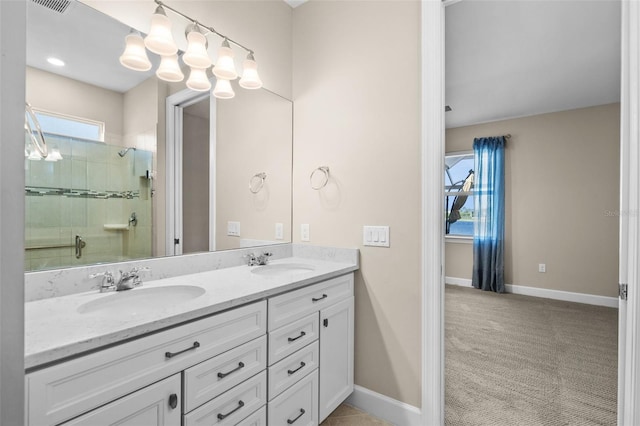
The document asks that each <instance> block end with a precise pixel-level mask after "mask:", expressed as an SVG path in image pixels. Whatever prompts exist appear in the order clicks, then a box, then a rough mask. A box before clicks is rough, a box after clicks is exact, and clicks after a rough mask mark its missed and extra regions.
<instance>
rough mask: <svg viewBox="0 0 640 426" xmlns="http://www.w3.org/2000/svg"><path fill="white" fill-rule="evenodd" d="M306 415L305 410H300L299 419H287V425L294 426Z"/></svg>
mask: <svg viewBox="0 0 640 426" xmlns="http://www.w3.org/2000/svg"><path fill="white" fill-rule="evenodd" d="M304 413H306V411H304V409H303V408H301V409H300V414H298V417H296V418H295V419H293V420H291V419H287V424H289V425H292V424H294V423H295V422H296V420H298V419H299V418H300V417H302V416H303V415H304Z"/></svg>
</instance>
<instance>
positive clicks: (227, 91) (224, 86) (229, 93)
mask: <svg viewBox="0 0 640 426" xmlns="http://www.w3.org/2000/svg"><path fill="white" fill-rule="evenodd" d="M235 95H236V94H235V92H234V91H233V87H231V82H230V81H229V80H225V79H224V78H218V79H217V81H216V87H214V88H213V96H215V97H216V98H218V99H231V98H233V97H234V96H235Z"/></svg>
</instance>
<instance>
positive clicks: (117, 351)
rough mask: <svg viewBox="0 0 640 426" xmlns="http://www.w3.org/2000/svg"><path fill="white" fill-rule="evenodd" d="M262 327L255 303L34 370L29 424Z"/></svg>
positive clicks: (260, 308) (166, 371)
mask: <svg viewBox="0 0 640 426" xmlns="http://www.w3.org/2000/svg"><path fill="white" fill-rule="evenodd" d="M265 332H266V303H265V302H258V303H253V304H251V305H247V306H243V307H239V308H236V309H233V310H230V311H226V312H223V313H220V314H217V315H213V316H210V317H207V318H203V319H201V320H198V321H194V322H191V323H187V324H184V325H182V326H178V327H174V328H171V329H168V330H165V331H162V332H159V333H154V334H151V335H149V336H146V337H142V338H139V339H136V340H133V341H130V342H127V343H123V344H121V345H117V346H114V347H111V348H107V349H104V350H101V351H99V352H95V353H92V354H89V355H86V356H83V357H80V358H76V359H73V360H71V361H67V362H63V363H60V364H57V365H54V366H51V367H48V368H45V369H42V370H39V371H35V372H33V373H30V374H28V375H27V376H26V392H27V401H28V403H27V407H26V416H27V424H29V425H32V426H35V425H37V426H43V425H55V424H58V423H61V422H63V421H65V420H69V419H70V418H72V417H75V416H77V415H79V414H82V413H85V412H87V411H89V410H92V409H94V408H96V407H99V406H101V405H104V404H105V403H107V402H109V401H113V400H115V399H117V398H119V397H121V396H124V395H127V394H129V393H131V392H133V391H135V390H137V389H140V388H142V387H144V386H147V385H149V384H151V383H154V382H156V381H158V380H160V379H162V378H164V377H167V376H169V375H171V374H173V373H176V372H178V371H181V370H184V369H185V368H187V367H190V366H192V365H194V364H196V363H199V362H202V361H204V360H207V359H209V358H211V357H213V356H216V355H218V354H220V353H222V352H225V351H228V350H229V349H232V348H235V347H236V346H239V345H241V344H243V343H245V342H248V341H250V340H253V339H255V338H257V337H260V336H262V335H264V334H265Z"/></svg>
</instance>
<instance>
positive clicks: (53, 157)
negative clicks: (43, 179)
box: [44, 149, 63, 161]
mask: <svg viewBox="0 0 640 426" xmlns="http://www.w3.org/2000/svg"><path fill="white" fill-rule="evenodd" d="M62 159H63V158H62V154H60V150H59V149H52V150H51V152H50V153H49V155H47V158H45V159H44V160H45V161H58V160H62Z"/></svg>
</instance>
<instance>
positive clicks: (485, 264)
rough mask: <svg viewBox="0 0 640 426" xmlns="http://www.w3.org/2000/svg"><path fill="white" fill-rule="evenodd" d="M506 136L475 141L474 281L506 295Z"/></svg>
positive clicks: (476, 284) (480, 285) (485, 287)
mask: <svg viewBox="0 0 640 426" xmlns="http://www.w3.org/2000/svg"><path fill="white" fill-rule="evenodd" d="M504 145H505V138H504V136H497V137H489V138H476V139H474V140H473V153H474V158H475V167H476V176H475V182H474V185H475V190H474V210H475V211H474V217H475V218H476V220H475V225H474V232H473V278H472V284H473V286H474V287H475V288H479V289H481V290H488V291H495V292H498V293H504Z"/></svg>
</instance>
